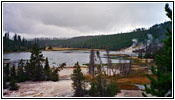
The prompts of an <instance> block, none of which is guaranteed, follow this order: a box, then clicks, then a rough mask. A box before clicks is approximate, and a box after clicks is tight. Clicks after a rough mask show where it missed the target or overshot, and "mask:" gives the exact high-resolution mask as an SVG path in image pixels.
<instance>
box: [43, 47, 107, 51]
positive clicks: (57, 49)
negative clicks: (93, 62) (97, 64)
mask: <svg viewBox="0 0 175 100" xmlns="http://www.w3.org/2000/svg"><path fill="white" fill-rule="evenodd" d="M64 50H87V51H90V50H91V49H87V48H61V47H53V48H52V49H46V50H45V51H64ZM94 50H95V51H97V50H98V51H104V50H103V49H94Z"/></svg>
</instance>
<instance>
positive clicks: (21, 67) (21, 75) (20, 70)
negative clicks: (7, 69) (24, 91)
mask: <svg viewBox="0 0 175 100" xmlns="http://www.w3.org/2000/svg"><path fill="white" fill-rule="evenodd" d="M24 66H25V65H24V61H23V59H21V60H20V62H19V64H18V69H17V75H18V76H17V77H18V82H24V81H25V80H26V78H25V73H24Z"/></svg>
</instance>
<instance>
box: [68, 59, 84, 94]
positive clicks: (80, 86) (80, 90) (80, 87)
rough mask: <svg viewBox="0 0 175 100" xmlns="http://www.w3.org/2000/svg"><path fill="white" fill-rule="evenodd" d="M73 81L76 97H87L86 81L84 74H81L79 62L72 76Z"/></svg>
mask: <svg viewBox="0 0 175 100" xmlns="http://www.w3.org/2000/svg"><path fill="white" fill-rule="evenodd" d="M71 79H72V81H73V83H72V87H73V89H74V96H75V97H83V96H84V95H85V86H86V81H85V77H84V75H83V73H82V72H81V68H80V65H79V64H78V62H77V63H76V64H75V66H74V70H73V74H72V75H71Z"/></svg>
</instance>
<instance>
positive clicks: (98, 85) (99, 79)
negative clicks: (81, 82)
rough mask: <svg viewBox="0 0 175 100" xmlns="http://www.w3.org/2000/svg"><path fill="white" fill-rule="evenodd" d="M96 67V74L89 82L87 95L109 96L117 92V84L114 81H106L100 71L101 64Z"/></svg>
mask: <svg viewBox="0 0 175 100" xmlns="http://www.w3.org/2000/svg"><path fill="white" fill-rule="evenodd" d="M97 69H98V72H97V76H96V77H94V78H93V79H92V80H91V82H90V85H91V88H90V89H89V91H88V92H89V95H90V96H97V97H111V96H114V95H116V93H117V92H119V87H118V84H117V83H116V82H114V81H110V82H107V80H106V79H105V77H104V75H103V74H102V73H101V66H98V67H97Z"/></svg>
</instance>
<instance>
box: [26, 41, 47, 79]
mask: <svg viewBox="0 0 175 100" xmlns="http://www.w3.org/2000/svg"><path fill="white" fill-rule="evenodd" d="M43 61H44V58H43V54H42V53H41V51H40V49H39V48H38V46H37V44H34V45H33V48H32V51H31V57H30V63H29V67H30V70H31V71H32V72H30V74H31V76H32V80H34V81H41V80H45V73H44V70H43V65H42V64H43Z"/></svg>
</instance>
